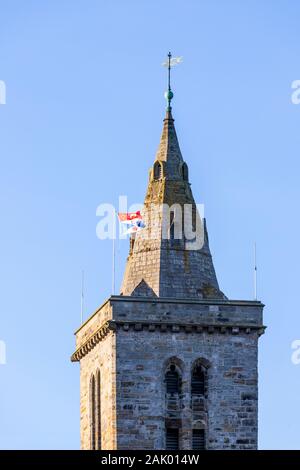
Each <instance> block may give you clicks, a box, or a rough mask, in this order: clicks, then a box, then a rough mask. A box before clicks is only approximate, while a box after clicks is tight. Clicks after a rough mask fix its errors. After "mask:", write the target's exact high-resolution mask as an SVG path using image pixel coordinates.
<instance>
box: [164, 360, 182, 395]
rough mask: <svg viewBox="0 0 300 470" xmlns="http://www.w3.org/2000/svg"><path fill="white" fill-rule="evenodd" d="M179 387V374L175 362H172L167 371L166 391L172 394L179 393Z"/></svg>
mask: <svg viewBox="0 0 300 470" xmlns="http://www.w3.org/2000/svg"><path fill="white" fill-rule="evenodd" d="M179 388H180V382H179V375H178V372H177V371H176V368H175V366H174V364H172V365H171V366H170V369H169V370H168V371H167V373H166V392H167V393H170V394H176V393H179Z"/></svg>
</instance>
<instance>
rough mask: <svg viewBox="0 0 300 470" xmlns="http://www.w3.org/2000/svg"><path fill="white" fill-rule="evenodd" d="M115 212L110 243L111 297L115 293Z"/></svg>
mask: <svg viewBox="0 0 300 470" xmlns="http://www.w3.org/2000/svg"><path fill="white" fill-rule="evenodd" d="M115 238H116V211H115V210H114V220H113V243H112V295H114V293H115V261H116V246H115Z"/></svg>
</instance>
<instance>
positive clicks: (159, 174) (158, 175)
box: [154, 162, 162, 180]
mask: <svg viewBox="0 0 300 470" xmlns="http://www.w3.org/2000/svg"><path fill="white" fill-rule="evenodd" d="M161 177H162V166H161V163H160V162H155V163H154V179H155V180H160V179H161Z"/></svg>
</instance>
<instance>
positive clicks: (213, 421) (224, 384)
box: [116, 329, 257, 450]
mask: <svg viewBox="0 0 300 470" xmlns="http://www.w3.org/2000/svg"><path fill="white" fill-rule="evenodd" d="M171 358H176V362H177V363H178V364H180V368H181V370H182V379H183V382H182V390H183V398H182V404H183V409H182V431H181V443H180V448H181V449H185V450H187V449H191V439H192V431H191V430H192V427H193V421H192V416H191V400H190V379H191V370H192V365H193V363H194V361H196V360H197V359H199V358H204V359H206V360H208V361H209V362H210V364H211V366H210V367H209V369H208V399H207V410H208V423H207V430H206V447H207V448H208V449H254V448H256V446H257V334H250V335H246V334H243V335H237V336H234V335H228V334H209V333H202V334H201V335H199V334H197V333H196V334H195V333H186V332H179V333H170V332H161V331H159V332H155V331H154V332H149V331H134V330H129V331H124V330H123V329H120V330H118V333H117V367H116V369H117V390H118V392H117V429H118V433H117V440H118V443H117V447H118V449H164V448H165V416H166V410H165V390H164V372H165V368H166V365H167V363H168V361H169V360H170V359H171ZM195 424H196V423H194V425H195Z"/></svg>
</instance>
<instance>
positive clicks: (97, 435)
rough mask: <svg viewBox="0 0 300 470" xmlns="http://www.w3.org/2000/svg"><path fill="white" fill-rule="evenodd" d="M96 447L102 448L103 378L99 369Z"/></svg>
mask: <svg viewBox="0 0 300 470" xmlns="http://www.w3.org/2000/svg"><path fill="white" fill-rule="evenodd" d="M95 405H96V449H99V450H100V449H101V378H100V371H99V370H98V371H97V380H96V403H95Z"/></svg>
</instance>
